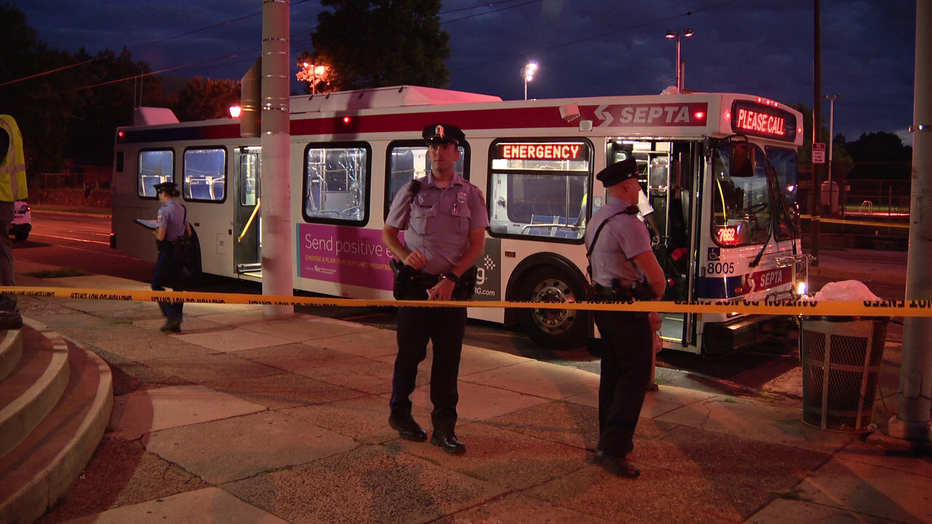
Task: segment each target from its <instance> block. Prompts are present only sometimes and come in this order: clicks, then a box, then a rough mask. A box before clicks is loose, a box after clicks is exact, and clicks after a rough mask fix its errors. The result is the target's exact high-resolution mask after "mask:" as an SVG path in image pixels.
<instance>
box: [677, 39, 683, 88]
mask: <svg viewBox="0 0 932 524" xmlns="http://www.w3.org/2000/svg"><path fill="white" fill-rule="evenodd" d="M676 91H677V92H678V93H682V92H683V63H682V62H681V61H680V34H679V33H676Z"/></svg>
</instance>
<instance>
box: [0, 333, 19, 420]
mask: <svg viewBox="0 0 932 524" xmlns="http://www.w3.org/2000/svg"><path fill="white" fill-rule="evenodd" d="M21 332H22V330H21V329H7V330H5V331H0V380H3V379H4V378H5V377H6V376H7V375H9V374H10V372H11V371H13V368H15V367H16V364H18V363H19V359H20V357H22V356H23V337H22V335H21ZM2 402H3V401H2V400H0V406H3V405H4V404H2Z"/></svg>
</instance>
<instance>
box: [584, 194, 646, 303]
mask: <svg viewBox="0 0 932 524" xmlns="http://www.w3.org/2000/svg"><path fill="white" fill-rule="evenodd" d="M632 205H633V204H630V203H628V202H626V201H624V200H622V199H620V198H617V197H614V196H609V197H608V202H607V203H606V205H605V206H603V207H602V208H601V209H599V210H598V211H596V213H595V214H594V215H592V222H591V223H590V224H589V225H588V226H587V227H586V247H587V248H588V247H589V246H591V245H592V237H593V236H594V235H595V232H596V231H597V230H598V229H599V225H600V224H601V223H602V222H604V221H605V220H607V219H609V217H611V220H609V222H608V223H607V224H605V227H603V228H602V232H601V233H599V238H598V241H597V242H596V245H595V248H594V249H592V253H591V255H590V257H589V258H590V267H591V269H592V282H593V283H595V284H599V285H602V286H605V287H611V285H612V279H615V278H619V279H621V282H622V284H623V285H628V284H631V283H632V282H635V281H643V280H644V274H643V273H641V271H640V270H639V269H638V268H637V266H635V265H634V263H633V262H631V260H630V259H632V258H634V257H636V256H638V255H640V254H641V253H644V252H647V251H650V250H651V246H650V235H648V234H647V227H646V226H645V225H644V223H643V222H641V221H640V220H638V218H637V216H636V215H629V214H626V213H622V214H620V215H617V216H614V217H612V215H615V214H616V213H618V212H619V211H624V210H625V209H627V208H628V207H630V206H632Z"/></svg>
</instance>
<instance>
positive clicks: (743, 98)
mask: <svg viewBox="0 0 932 524" xmlns="http://www.w3.org/2000/svg"><path fill="white" fill-rule="evenodd" d="M290 112H291V121H290V132H291V133H290V140H291V157H290V163H291V174H290V177H291V179H290V183H291V187H292V188H293V194H292V196H291V225H292V231H291V234H292V238H293V239H294V256H295V258H294V264H293V279H294V286H295V288H296V289H298V290H303V291H307V292H313V293H320V294H326V295H331V296H339V297H352V298H361V299H366V298H373V299H376V298H377V299H390V298H391V288H392V272H391V270H390V266H389V260H390V259H389V257H390V255H389V253H388V251H387V250H386V249H385V247H384V246H383V245H382V243H381V231H382V227H383V225H384V219H385V216H386V214H387V212H388V206H389V205H390V203H391V201H392V198H393V197H394V195H395V193H396V192H397V191H398V190H399V189H401V188H402V187H404V186H405V184H408V183H409V182H410V181H411V180H412V178H414V177H420V176H424V175H426V174H427V173H428V172H429V170H430V166H429V160H428V158H427V155H426V151H427V148H426V146H425V145H424V143H423V141H422V139H421V131H422V129H423V128H424V127H425V126H426V125H429V124H432V123H437V122H443V123H448V124H454V125H457V126H459V127H460V128H462V129H463V131H464V132H465V133H466V142H467V143H465V144H463V145H462V146H461V150H462V156H461V160H460V161H459V163H458V165H457V172H458V173H460V174H461V175H462V176H463V177H465V178H467V179H469V180H470V181H471V182H473V183H474V184H476V185H477V186H479V188H481V189H482V190H483V192H484V195H485V196H486V203H487V206H488V213H489V217H490V222H491V224H490V226H489V228H488V231H487V236H486V251H485V254H484V256H483V257H482V258H481V259H480V261H479V263H478V264H477V265H478V267H479V278H478V282H477V286H476V293H475V298H474V300H478V301H482V300H490V301H522V302H527V301H533V302H540V303H541V305H542V307H541V308H540V309H525V308H504V309H502V308H469V315H470V317H472V318H476V319H482V320H486V321H493V322H498V323H503V324H505V325H517V326H519V327H520V328H521V329H522V330H523V331H524V332H526V333H527V334H528V335H529V336H530V337H531V338H532V339H533V340H535V341H536V342H538V343H539V344H541V345H544V346H547V347H551V348H572V347H578V346H580V345H583V344H585V343H586V341H587V337H589V336H592V335H595V334H596V333H594V326H593V324H594V323H593V322H592V318H591V315H590V314H588V313H587V312H586V311H582V310H579V311H576V310H567V309H561V308H560V303H563V302H575V301H584V300H586V299H587V290H588V286H587V276H586V267H587V260H586V249H585V245H584V242H583V235H584V233H585V231H586V227H587V224H588V223H589V219H590V217H591V216H592V213H593V212H594V211H596V210H597V209H598V208H599V207H601V206H602V205H603V203H604V202H605V199H606V191H605V188H604V187H602V185H601V183H600V182H599V181H598V180H596V179H595V176H594V175H595V174H596V173H597V172H599V171H600V170H601V169H603V168H604V167H605V166H606V165H608V164H609V163H612V162H618V161H620V160H623V159H625V158H629V157H633V158H635V159H636V161H637V163H638V166H639V171H640V175H639V176H640V182H641V184H642V187H643V189H644V191H645V194H646V195H647V196H648V198H649V201H650V203H651V204H652V206H653V209H654V215H655V219H656V223H657V227H658V229H659V231H656V232H654V233H655V235H654V236H656V237H657V238H659V243H658V244H657V245H656V246H655V253H656V255H657V258H658V260H659V261H660V262H661V265H662V267H663V268H664V271H665V273H666V276H667V278H668V282H669V286H668V291H667V294H666V296H665V297H664V299H665V300H679V301H702V300H712V301H719V300H721V301H726V300H734V299H747V300H771V299H773V300H782V299H792V298H795V295H794V294H795V293H796V292H797V291H796V289H797V286H799V285H804V284H805V280H806V278H807V276H806V269H807V266H806V264H805V261H806V257H805V255H804V254H803V253H802V250H801V240H800V230H799V225H798V214H797V206H796V194H797V192H796V188H797V149H798V147H799V146H800V145H801V144H802V139H803V138H802V131H801V127H802V115H801V114H800V113H799V112H797V111H795V110H793V109H791V108H789V107H787V106H784V105H782V104H778V103H775V102H772V101H769V100H764V99H761V98H759V97H756V96H748V95H741V94H729V93H690V94H677V95H652V96H605V97H593V98H567V99H553V100H516V101H503V100H501V99H500V98H498V97H493V96H487V95H481V94H473V93H465V92H458V91H450V90H443V89H434V88H424V87H416V86H399V87H389V88H379V89H368V90H360V91H346V92H336V93H329V94H323V95H319V94H318V95H306V96H295V97H292V98H291V100H290ZM137 121H138V122H137V123H138V125H134V126H130V127H122V128H119V129H118V130H117V136H116V151H115V162H114V164H115V166H114V176H113V226H112V238H111V245H112V246H114V247H115V248H117V249H119V250H121V251H123V252H125V253H128V254H130V255H132V256H135V257H138V258H140V259H143V260H149V261H154V260H155V258H156V249H155V246H154V243H153V242H152V239H151V238H150V237H149V236H148V235H139V234H138V231H136V230H135V228H136V227H137V226H135V225H134V220H135V219H137V218H150V217H152V216H153V215H154V213H155V212H156V210H157V208H158V206H159V202H158V200H157V199H156V194H155V189H154V188H153V185H154V184H156V183H159V182H166V181H174V182H176V183H179V185H180V188H181V193H182V197H183V201H184V203H185V205H186V207H187V209H188V216H189V217H190V220H191V222H192V223H193V224H194V225H195V227H196V230H197V233H198V236H199V238H200V243H201V251H202V256H201V260H202V266H203V267H202V269H203V271H204V272H205V273H208V274H214V275H221V276H225V277H231V278H234V279H244V280H252V281H257V280H260V279H261V278H262V268H261V261H262V256H261V250H262V239H261V238H260V237H261V235H260V231H261V228H260V227H259V223H260V221H261V219H262V218H261V215H262V212H261V209H259V210H258V212H256V211H257V210H256V207H257V204H258V203H259V201H260V199H259V196H260V194H261V187H260V186H261V184H262V180H263V178H262V176H261V170H262V166H261V157H260V151H261V149H260V146H261V144H260V139H259V138H242V137H241V136H240V122H239V120H237V119H217V120H208V121H199V122H184V123H179V122H178V121H177V120H176V119H175V118H174V115H173V114H172V113H171V112H170V111H168V110H165V109H158V108H140V110H139V111H138V112H137ZM259 207H260V208H261V206H259ZM773 320H774V319H773V318H769V317H764V316H760V315H757V316H748V315H741V314H737V313H736V314H732V315H721V314H704V313H703V314H698V313H695V314H669V315H666V318H665V321H664V323H663V330H662V335H663V337H662V338H663V342H664V346H665V347H666V348H672V349H677V350H681V351H687V352H693V353H699V354H704V355H712V354H721V353H727V352H732V351H735V350H738V349H741V348H742V347H744V346H747V345H750V344H754V343H756V342H758V341H760V340H761V339H762V338H763V337H765V336H766V335H767V332H768V323H769V322H771V321H773Z"/></svg>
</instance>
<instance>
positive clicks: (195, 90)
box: [167, 76, 240, 122]
mask: <svg viewBox="0 0 932 524" xmlns="http://www.w3.org/2000/svg"><path fill="white" fill-rule="evenodd" d="M239 98H240V86H239V85H238V82H235V81H233V80H226V79H224V80H211V79H209V78H206V79H205V78H201V77H199V76H196V77H194V78H193V79H192V80H191V81H190V82H188V83H187V85H185V86H184V87H183V88H181V91H179V92H178V94H177V95H175V96H173V97H171V99H170V100H168V101H167V105H168V107H170V108H171V109H172V111H174V112H175V116H177V117H178V120H180V121H182V122H189V121H195V120H207V119H212V118H223V117H225V116H229V108H230V106H231V105H234V104H238V103H239Z"/></svg>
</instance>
